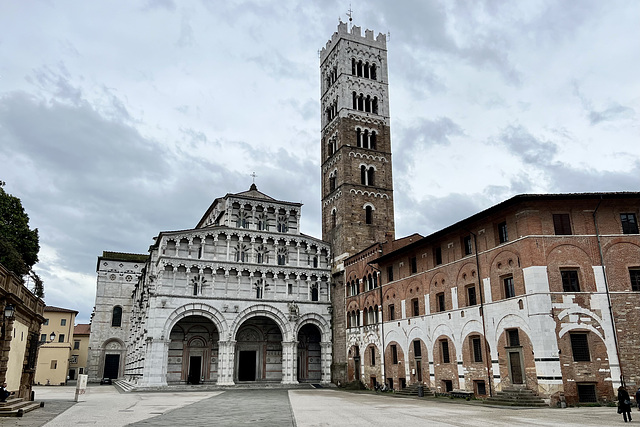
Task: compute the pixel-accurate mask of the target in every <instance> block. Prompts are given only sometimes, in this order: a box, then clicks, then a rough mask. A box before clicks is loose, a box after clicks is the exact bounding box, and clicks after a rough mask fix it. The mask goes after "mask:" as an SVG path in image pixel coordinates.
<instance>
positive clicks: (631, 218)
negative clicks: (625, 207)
mask: <svg viewBox="0 0 640 427" xmlns="http://www.w3.org/2000/svg"><path fill="white" fill-rule="evenodd" d="M620 222H621V223H622V232H623V233H624V234H638V220H637V218H636V214H634V213H623V214H620Z"/></svg>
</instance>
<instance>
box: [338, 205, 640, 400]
mask: <svg viewBox="0 0 640 427" xmlns="http://www.w3.org/2000/svg"><path fill="white" fill-rule="evenodd" d="M639 210H640V193H594V194H554V195H520V196H515V197H513V198H511V199H509V200H507V201H505V202H502V203H500V204H498V205H495V206H493V207H491V208H489V209H487V210H485V211H482V212H480V213H477V214H475V215H473V216H471V217H469V218H467V219H465V220H463V221H460V222H458V223H456V224H453V225H451V226H449V227H447V228H445V229H443V230H440V231H438V232H435V233H433V234H431V235H429V236H426V237H424V238H419V237H417V236H413V238H411V236H410V238H408V239H410V240H413V241H411V242H407V241H406V240H405V241H402V240H400V241H396V242H389V243H381V244H376V245H373V246H371V247H369V248H368V249H367V250H364V251H362V252H360V253H358V254H356V255H354V256H352V257H350V258H348V259H347V260H346V261H345V278H346V282H347V286H346V289H345V291H346V306H345V311H346V313H345V323H346V325H347V332H346V348H347V352H348V372H349V379H350V380H353V379H356V378H359V379H361V380H362V381H363V382H365V383H369V384H371V385H373V383H375V382H386V383H387V384H388V385H391V386H392V387H394V388H396V389H398V388H401V387H403V386H404V385H405V384H412V383H416V382H419V383H423V384H425V385H427V386H429V387H431V388H433V389H434V390H435V391H439V392H446V391H451V390H453V389H463V390H469V391H473V392H474V393H475V394H476V395H479V396H487V395H490V394H492V393H493V392H495V391H498V390H501V389H505V388H508V387H514V386H515V387H522V388H528V389H531V390H533V391H535V392H537V393H538V394H540V395H541V396H542V397H545V398H548V399H550V401H551V403H554V402H556V401H557V399H559V397H560V395H561V394H564V395H565V397H566V401H567V403H569V404H572V403H577V402H590V401H595V400H600V401H604V400H612V399H614V394H615V389H616V388H617V387H618V386H619V385H620V383H621V380H622V379H624V382H625V383H626V385H628V386H632V387H633V386H635V385H638V384H640V354H639V353H638V348H640V333H639V332H638V331H639V330H640V235H639V234H638V223H637V218H638V215H639V213H640V212H639ZM381 349H384V353H383V354H381Z"/></svg>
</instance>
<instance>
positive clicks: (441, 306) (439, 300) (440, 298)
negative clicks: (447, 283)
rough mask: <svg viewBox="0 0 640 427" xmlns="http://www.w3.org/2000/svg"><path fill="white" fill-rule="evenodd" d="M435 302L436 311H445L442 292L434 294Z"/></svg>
mask: <svg viewBox="0 0 640 427" xmlns="http://www.w3.org/2000/svg"><path fill="white" fill-rule="evenodd" d="M436 299H437V303H438V311H445V310H446V306H445V301H444V292H440V293H439V294H437V295H436Z"/></svg>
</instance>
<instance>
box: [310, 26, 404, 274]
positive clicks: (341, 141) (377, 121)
mask: <svg viewBox="0 0 640 427" xmlns="http://www.w3.org/2000/svg"><path fill="white" fill-rule="evenodd" d="M320 73H321V76H322V78H321V94H322V95H321V109H322V120H321V129H322V131H321V138H322V239H323V240H324V241H327V242H330V243H331V251H332V257H333V272H334V274H335V273H338V272H340V271H342V270H343V266H342V264H343V262H344V259H345V258H347V257H349V256H351V255H353V254H355V253H357V252H359V251H361V250H362V249H365V248H367V247H368V246H370V245H372V244H373V243H376V242H384V241H385V240H392V239H393V238H394V237H395V231H394V230H395V226H394V220H393V180H392V174H391V132H390V127H389V84H388V73H387V38H386V36H385V35H384V34H382V33H380V34H378V36H377V37H376V38H374V36H373V31H371V30H365V33H364V36H362V35H361V28H360V27H356V26H354V27H352V28H351V31H348V29H347V23H343V22H340V24H339V25H338V31H337V32H335V33H334V34H333V35H332V36H331V40H329V41H328V42H327V44H326V47H324V48H323V49H322V51H321V52H320Z"/></svg>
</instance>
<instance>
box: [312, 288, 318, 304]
mask: <svg viewBox="0 0 640 427" xmlns="http://www.w3.org/2000/svg"><path fill="white" fill-rule="evenodd" d="M319 297H320V295H319V293H318V287H317V286H315V287H313V288H311V301H318V298H319Z"/></svg>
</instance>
